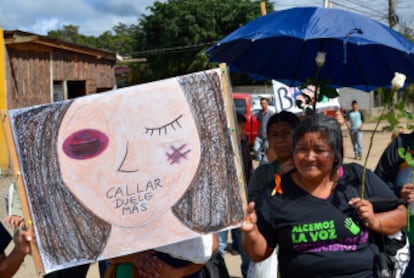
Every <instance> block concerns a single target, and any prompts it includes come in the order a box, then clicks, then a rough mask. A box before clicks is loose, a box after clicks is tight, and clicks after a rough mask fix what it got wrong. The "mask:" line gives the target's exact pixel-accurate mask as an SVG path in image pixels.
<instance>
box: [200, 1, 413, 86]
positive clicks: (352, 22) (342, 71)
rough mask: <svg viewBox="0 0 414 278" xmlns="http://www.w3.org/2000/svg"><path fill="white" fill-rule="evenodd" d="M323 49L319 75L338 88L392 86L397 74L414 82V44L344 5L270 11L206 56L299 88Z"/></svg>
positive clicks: (234, 67)
mask: <svg viewBox="0 0 414 278" xmlns="http://www.w3.org/2000/svg"><path fill="white" fill-rule="evenodd" d="M318 51H323V52H326V62H325V65H324V66H323V67H322V68H321V70H320V78H319V79H320V80H330V82H331V84H332V85H333V86H334V87H353V88H358V89H361V90H365V91H370V90H372V89H375V88H376V87H389V85H390V82H391V79H392V78H393V76H394V72H401V73H404V74H405V75H406V76H407V83H413V82H414V44H413V43H411V42H410V41H408V40H407V39H405V38H404V37H403V36H402V35H401V34H399V33H397V32H395V31H394V30H392V29H391V28H389V27H387V26H386V25H384V24H382V23H380V22H378V21H375V20H373V19H371V18H369V17H367V16H364V15H361V14H357V13H352V12H348V11H345V10H340V9H326V8H319V7H301V8H292V9H287V10H282V11H278V12H273V13H270V14H268V15H266V16H262V17H260V18H257V19H256V20H254V21H252V22H250V23H248V24H246V25H244V26H242V27H240V28H239V29H237V30H235V31H234V32H232V33H231V34H229V35H228V36H226V37H225V38H224V39H222V40H221V41H219V42H218V43H216V44H215V45H213V46H212V47H210V48H209V49H208V50H207V54H208V55H209V56H210V61H211V62H220V63H226V64H228V65H229V66H230V67H231V70H235V71H239V72H244V73H248V74H253V75H256V76H258V77H262V78H266V79H275V80H279V81H281V82H283V83H286V84H288V85H290V86H297V85H299V84H300V83H303V82H305V81H306V79H307V78H315V76H316V71H317V66H316V63H315V57H316V54H317V52H318Z"/></svg>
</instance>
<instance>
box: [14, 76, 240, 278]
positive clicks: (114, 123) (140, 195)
mask: <svg viewBox="0 0 414 278" xmlns="http://www.w3.org/2000/svg"><path fill="white" fill-rule="evenodd" d="M226 80H227V72H226V70H223V69H214V70H209V71H205V72H198V73H194V74H190V75H185V76H180V77H176V78H171V79H166V80H161V81H157V82H152V83H147V84H143V85H138V86H133V87H127V88H123V89H119V90H115V91H111V92H106V93H102V94H97V95H91V96H86V97H82V98H77V99H73V100H67V101H63V102H56V103H52V104H48V105H41V106H34V107H28V108H22V109H15V110H10V111H9V113H8V115H9V117H8V119H9V120H10V127H9V130H10V131H11V133H12V136H10V137H12V138H13V140H11V141H12V144H13V146H14V147H13V148H15V149H16V156H17V161H18V166H16V167H17V168H18V169H16V171H19V177H21V181H22V184H23V188H24V192H25V195H26V198H27V203H28V210H29V215H27V216H26V218H27V217H29V219H30V221H31V222H32V223H33V224H32V225H33V228H34V232H35V236H36V247H37V249H38V253H39V256H40V261H41V265H42V271H43V272H45V273H49V272H51V271H55V270H58V269H62V268H67V267H70V266H74V265H79V264H84V263H87V262H94V261H98V260H102V259H106V258H112V257H117V256H120V255H125V254H129V253H134V252H137V251H141V250H147V249H151V248H154V247H158V246H164V245H167V244H170V243H174V242H179V241H182V240H184V239H189V238H194V237H197V236H200V235H203V234H206V233H210V232H214V231H218V230H220V229H224V228H226V227H234V226H237V225H239V224H240V223H242V221H243V215H244V209H243V207H244V204H245V195H244V194H245V192H244V184H245V181H244V180H243V174H242V172H241V171H242V170H241V169H242V166H241V160H240V155H239V145H238V139H237V135H236V124H235V120H234V112H233V111H234V108H233V106H232V101H231V95H230V94H231V90H228V88H227V89H226V86H227V87H229V86H230V85H229V83H227V85H226V84H225V83H226V82H228V80H227V81H226ZM226 91H227V92H226Z"/></svg>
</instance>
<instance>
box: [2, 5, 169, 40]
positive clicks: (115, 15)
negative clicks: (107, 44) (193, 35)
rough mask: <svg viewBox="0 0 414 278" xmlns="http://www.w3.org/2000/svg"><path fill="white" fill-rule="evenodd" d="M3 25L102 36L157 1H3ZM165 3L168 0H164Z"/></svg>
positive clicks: (43, 32)
mask: <svg viewBox="0 0 414 278" xmlns="http://www.w3.org/2000/svg"><path fill="white" fill-rule="evenodd" d="M2 2H3V3H2V5H1V7H0V24H1V26H2V27H3V29H5V30H16V29H18V30H22V31H27V32H32V33H35V34H40V35H47V32H48V31H51V30H58V29H62V28H63V26H64V25H74V26H78V27H79V33H80V34H83V35H88V36H99V35H101V34H102V33H104V32H105V31H111V30H112V27H113V26H115V25H117V24H118V23H120V22H122V23H125V24H127V25H130V24H137V23H138V19H139V17H140V16H141V15H142V14H144V13H146V7H148V6H152V5H153V3H154V2H155V1H154V0H139V1H130V0H71V1H67V0H36V1H27V0H13V1H2ZM162 2H165V0H162Z"/></svg>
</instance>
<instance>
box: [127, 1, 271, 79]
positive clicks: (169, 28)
mask: <svg viewBox="0 0 414 278" xmlns="http://www.w3.org/2000/svg"><path fill="white" fill-rule="evenodd" d="M260 2H261V1H250V0H226V1H221V0H168V1H167V2H166V3H161V2H155V3H154V5H153V6H152V7H149V8H148V10H149V11H150V12H149V14H148V15H144V16H143V17H142V18H141V19H140V21H139V23H138V26H136V29H135V32H134V35H135V36H134V39H135V51H136V52H135V53H134V56H135V57H139V58H146V59H147V64H146V66H145V70H143V68H142V66H136V67H135V70H140V72H139V74H136V76H137V77H138V76H139V77H140V78H139V80H136V81H137V82H149V81H153V80H159V79H162V78H167V77H171V76H178V75H183V74H186V73H188V72H193V71H198V70H203V69H206V67H207V64H208V59H207V57H206V55H205V54H204V52H205V50H206V49H207V48H208V47H209V46H211V45H212V44H213V43H214V42H216V41H218V40H220V39H221V38H223V37H224V36H226V35H227V34H229V33H230V32H232V31H234V30H235V29H237V28H238V27H240V26H242V25H244V24H246V23H248V22H250V21H251V20H253V19H255V18H257V17H258V16H260V15H261V13H260ZM265 2H266V7H267V10H268V11H272V9H273V8H272V5H271V4H270V3H269V2H268V1H265Z"/></svg>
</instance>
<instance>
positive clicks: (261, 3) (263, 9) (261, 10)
mask: <svg viewBox="0 0 414 278" xmlns="http://www.w3.org/2000/svg"><path fill="white" fill-rule="evenodd" d="M260 13H261V14H262V16H263V15H266V2H263V1H262V2H260Z"/></svg>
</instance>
